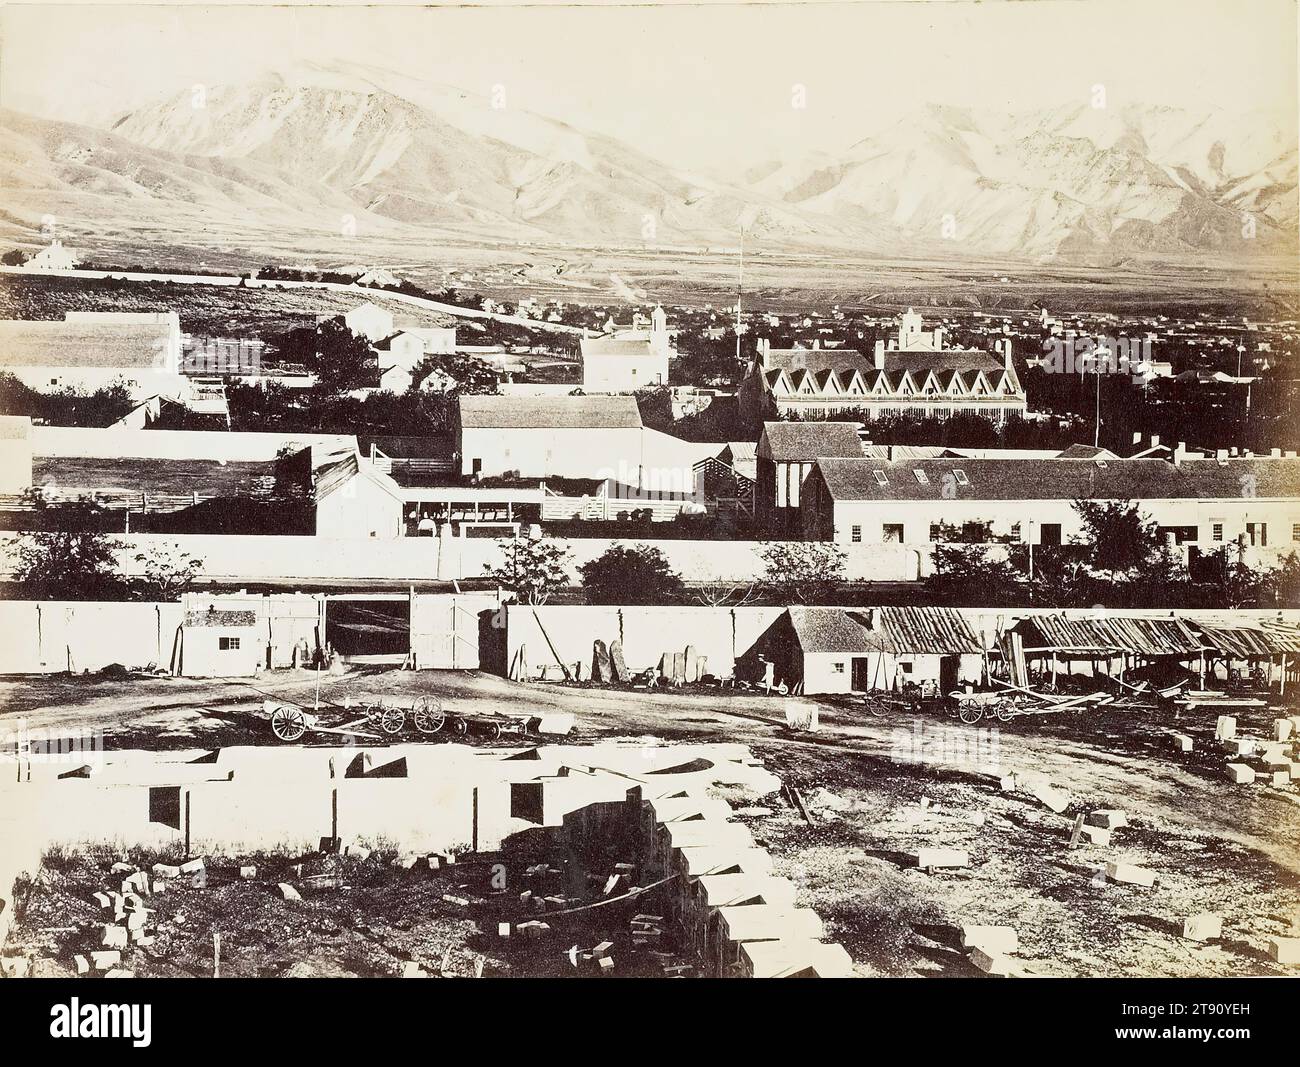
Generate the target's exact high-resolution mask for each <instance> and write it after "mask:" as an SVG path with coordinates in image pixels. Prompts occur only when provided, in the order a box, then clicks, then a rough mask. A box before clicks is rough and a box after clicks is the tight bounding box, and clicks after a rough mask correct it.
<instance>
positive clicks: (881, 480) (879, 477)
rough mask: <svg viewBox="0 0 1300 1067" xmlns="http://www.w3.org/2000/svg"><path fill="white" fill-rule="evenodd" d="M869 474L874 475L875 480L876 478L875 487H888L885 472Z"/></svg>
mask: <svg viewBox="0 0 1300 1067" xmlns="http://www.w3.org/2000/svg"><path fill="white" fill-rule="evenodd" d="M871 473H872V474H873V475H875V478H876V484H877V485H888V484H889V479H888V478H886V477H885V472H884V471H872V472H871Z"/></svg>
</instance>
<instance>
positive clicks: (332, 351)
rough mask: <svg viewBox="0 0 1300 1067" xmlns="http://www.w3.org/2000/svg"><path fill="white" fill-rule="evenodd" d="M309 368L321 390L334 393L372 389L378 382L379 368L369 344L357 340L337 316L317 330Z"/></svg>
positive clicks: (359, 338) (363, 340)
mask: <svg viewBox="0 0 1300 1067" xmlns="http://www.w3.org/2000/svg"><path fill="white" fill-rule="evenodd" d="M311 359H312V362H311V363H309V364H308V366H309V368H310V369H311V370H312V371H314V372H315V373H316V377H317V378H318V379H319V380H320V383H321V385H322V386H324V387H325V388H326V389H328V390H330V391H332V392H335V393H345V392H347V391H348V390H350V389H360V388H364V387H365V386H373V385H376V384H377V383H378V380H379V372H378V368H379V364H378V360H377V359H376V357H375V353H374V350H373V349H372V348H371V347H370V342H369V341H367V340H366V339H365V338H364V337H358V336H357V335H356V334H354V333H353V332H352V331H351V330H350V329H348V325H347V323H346V322H344V321H343V318H342V316H336V317H335V318H332V319H327V320H326V321H325V322H322V323H321V324H320V326H319V327H317V329H316V347H315V351H314V352H313V353H312V356H311Z"/></svg>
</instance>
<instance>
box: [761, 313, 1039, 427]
mask: <svg viewBox="0 0 1300 1067" xmlns="http://www.w3.org/2000/svg"><path fill="white" fill-rule="evenodd" d="M922 325H923V323H922V320H921V316H920V315H919V314H918V313H917V312H915V311H913V310H911V309H910V308H909V309H908V311H907V313H906V314H905V315H903V317H902V320H901V323H900V325H899V330H898V337H897V338H895V339H893V340H891V341H890V342H889V343H888V344H886V343H885V341H884V340H879V341H877V342H876V344H875V351H874V352H873V354H872V358H871V359H870V360H868V359H867V358H866V357H865V356H864V355H863V354H862V353H861V352H858V351H857V350H855V349H847V348H835V349H826V348H822V347H821V346H820V344H819V343H816V342H814V344H813V347H811V348H780V349H778V348H772V347H771V345H770V344H768V342H767V340H766V338H760V339H759V342H758V355H757V358H756V359H755V361H754V363H753V364H752V366H751V367H750V371H749V374H748V375H747V376H746V378H745V380H744V381H743V382H742V383H741V387H740V392H739V396H740V403H741V408H742V410H743V411H744V412H745V413H746V416H747V417H748V418H750V419H752V420H754V421H761V420H763V419H771V418H772V417H773V416H774V415H777V414H781V415H784V414H787V413H795V414H799V415H802V416H804V417H810V418H826V417H828V416H831V415H834V414H835V413H837V412H862V413H864V415H865V416H866V417H867V418H869V419H875V418H878V417H880V416H881V415H902V414H917V415H922V416H925V415H930V416H934V417H937V418H946V417H949V416H952V415H956V414H958V413H961V412H971V413H974V414H977V415H982V416H985V417H987V418H991V419H994V420H995V421H998V422H1001V421H1004V420H1005V419H1006V417H1007V416H1008V415H1020V414H1024V412H1025V410H1026V408H1027V402H1026V398H1025V390H1024V387H1023V386H1022V385H1021V384H1020V379H1019V377H1018V376H1017V374H1016V371H1015V367H1014V365H1013V363H1012V359H1011V341H1010V340H1009V339H1007V338H1002V339H1001V340H1000V342H999V343H1000V348H1001V351H1000V352H998V353H994V352H985V351H983V350H981V349H974V348H955V347H951V346H949V345H948V344H947V343H946V341H945V338H944V331H943V329H942V328H940V327H936V328H935V329H933V330H924V329H922Z"/></svg>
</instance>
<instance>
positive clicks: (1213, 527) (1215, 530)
mask: <svg viewBox="0 0 1300 1067" xmlns="http://www.w3.org/2000/svg"><path fill="white" fill-rule="evenodd" d="M1210 540H1211V541H1222V540H1223V523H1221V522H1212V523H1210Z"/></svg>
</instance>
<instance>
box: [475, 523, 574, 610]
mask: <svg viewBox="0 0 1300 1067" xmlns="http://www.w3.org/2000/svg"><path fill="white" fill-rule="evenodd" d="M497 543H498V544H499V545H500V546H501V551H502V555H503V556H504V559H503V560H502V562H501V564H500V566H498V567H496V568H493V567H492V565H491V564H484V567H483V569H484V570H485V571H487V576H488V577H489V578H491V579H492V580H493V581H494V582H496V583H497V585H499V586H501V588H502V589H508V590H509V591H510V592H512V593H513V594H514V595H515V599H516V600H518V601H519V602H520V603H521V604H545V603H546V600H547V598H548V597H549V596H550V595H551V594H552V593H553V592H555V590H556V589H559V588H562V587H563V586H565V585H568V582H569V575H568V572H567V571H566V570H565V564H566V563H567V562H568V559H569V550H568V549H566V548H563V547H561V546H560V545H557V544H555V543H554V542H553V541H546V540H544V539H542V538H540V537H528V538H517V539H515V540H509V541H499V542H497Z"/></svg>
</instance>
